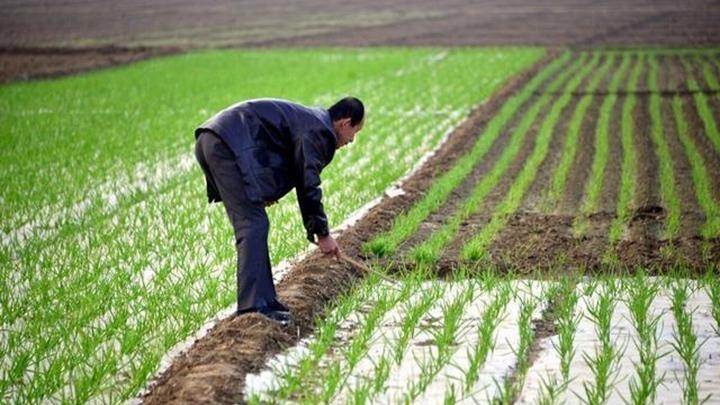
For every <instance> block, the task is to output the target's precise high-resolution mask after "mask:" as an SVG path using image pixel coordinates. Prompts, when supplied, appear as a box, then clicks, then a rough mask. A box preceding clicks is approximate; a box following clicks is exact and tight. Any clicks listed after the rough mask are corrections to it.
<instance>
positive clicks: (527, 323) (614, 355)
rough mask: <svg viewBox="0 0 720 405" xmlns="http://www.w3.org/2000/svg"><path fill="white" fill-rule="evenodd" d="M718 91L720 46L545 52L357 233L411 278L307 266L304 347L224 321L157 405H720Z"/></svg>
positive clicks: (352, 234) (353, 248)
mask: <svg viewBox="0 0 720 405" xmlns="http://www.w3.org/2000/svg"><path fill="white" fill-rule="evenodd" d="M719 78H720V52H718V51H717V50H712V49H710V50H626V51H614V50H603V51H563V52H559V53H557V54H555V55H552V56H551V57H548V58H546V59H545V60H544V62H542V63H540V64H538V65H536V66H535V68H534V69H533V70H532V71H531V72H529V73H527V74H525V76H524V77H523V78H522V80H518V81H516V83H515V84H514V85H512V86H507V87H506V88H505V89H504V90H503V91H501V92H500V93H498V94H496V96H495V97H493V99H492V100H491V101H490V102H488V103H487V104H485V105H483V106H481V108H479V109H478V110H477V111H476V112H475V113H474V115H471V117H470V119H469V123H468V122H466V123H464V124H463V125H462V126H461V127H460V128H459V129H458V130H456V131H455V133H453V135H451V137H450V139H449V140H448V142H447V144H446V145H444V146H443V148H442V149H441V150H440V151H439V152H438V154H437V155H436V156H435V157H434V158H432V159H430V160H429V161H428V162H427V163H426V164H425V166H423V167H422V168H421V169H420V170H419V171H418V172H417V173H416V174H415V175H414V176H412V177H411V178H409V179H407V180H406V181H405V183H403V184H402V189H403V190H404V191H405V192H404V193H403V194H401V195H398V196H394V197H388V198H387V199H386V200H384V201H383V202H381V203H380V204H379V205H378V206H376V207H375V208H373V209H372V210H371V211H370V213H369V214H368V215H367V216H366V217H365V218H363V219H362V220H361V221H360V222H359V223H358V224H357V225H356V226H354V227H353V228H351V229H350V230H348V231H347V232H345V233H343V235H341V237H340V240H341V243H342V246H343V247H344V248H345V253H347V254H349V255H350V256H352V257H353V258H355V259H357V260H364V261H365V263H367V264H368V265H371V266H373V267H374V269H375V270H376V271H377V272H385V273H386V274H387V275H388V276H390V277H392V278H393V279H394V280H395V281H393V282H388V281H387V280H386V279H385V278H380V277H377V276H374V275H370V276H367V275H363V273H362V272H359V271H358V270H357V269H353V268H352V266H347V265H346V264H342V263H331V261H330V259H327V258H322V257H320V255H318V254H315V255H311V256H310V257H309V258H308V259H306V260H305V261H303V262H302V263H299V264H298V265H297V267H296V268H295V269H294V270H293V271H291V272H290V273H289V274H288V277H287V278H286V279H284V280H283V281H282V282H281V283H280V284H279V287H278V294H279V297H280V299H281V300H284V301H285V302H287V303H288V304H289V306H290V308H291V310H292V311H293V312H294V313H295V314H296V316H297V325H296V326H297V329H296V331H297V334H293V333H290V332H286V331H282V330H280V328H279V327H278V328H272V327H270V326H267V325H264V324H263V323H262V320H261V319H258V318H252V317H250V316H248V317H237V318H235V319H232V320H227V321H225V322H222V323H220V324H218V325H217V326H216V327H215V328H214V329H213V330H212V331H210V332H209V333H208V336H207V337H206V338H204V339H202V340H200V341H198V342H197V343H196V345H195V346H194V347H193V348H191V349H190V350H189V351H188V353H187V354H185V355H184V356H183V357H182V358H181V359H180V360H179V361H177V362H176V363H175V364H174V365H173V367H172V368H171V369H170V370H169V371H168V372H167V373H165V374H164V375H163V376H162V378H161V379H160V381H159V384H158V387H159V388H158V389H157V390H156V391H154V392H152V393H151V394H150V395H149V396H147V397H146V399H147V402H148V403H161V402H162V401H163V400H178V398H184V399H186V400H187V399H191V398H200V397H199V396H198V395H201V394H203V393H205V395H207V392H209V391H208V389H210V388H209V386H211V385H212V386H214V387H215V388H213V389H212V390H213V391H212V392H213V393H214V394H213V395H215V397H216V398H219V399H218V400H219V401H220V402H223V401H225V399H227V398H235V397H234V395H236V394H237V392H238V391H239V390H241V389H242V390H243V399H242V400H243V401H247V402H250V403H264V402H288V401H289V402H296V403H313V404H314V403H368V402H369V403H438V402H444V403H456V402H468V403H486V402H500V403H541V404H547V403H592V404H599V403H617V402H621V401H628V402H633V403H653V402H667V403H678V402H681V403H699V402H702V401H703V400H705V399H709V401H711V402H712V401H720V372H719V371H720V278H719V277H718V267H717V266H718V265H717V264H718V263H720V134H719V133H718V125H719V124H720V96H719V92H720V85H718V80H719ZM330 286H333V288H334V287H335V286H343V287H342V288H341V289H340V290H339V293H338V294H335V295H334V293H333V292H332V291H330V290H331V289H330V288H329V287H330ZM307 297H312V298H311V299H310V300H308V298H307ZM308 301H312V302H309V303H308ZM325 303H330V306H327V305H325ZM307 325H312V327H311V328H310V329H311V331H312V334H310V335H306V333H307V332H308V329H307V328H305V327H306V326H307ZM293 331H295V330H293ZM300 337H303V338H302V339H300ZM231 342H243V343H242V346H243V347H242V348H239V347H236V346H237V345H235V346H233V345H232V344H231ZM233 347H236V348H233ZM233 373H234V374H233ZM228 374H233V375H234V378H237V377H238V376H242V381H241V382H236V381H235V380H232V379H230V378H229V377H227V375H228ZM230 381H234V382H233V384H234V385H232V388H231V386H230V385H229V384H230ZM178 387H182V389H178ZM218 387H220V388H218ZM238 387H239V388H238Z"/></svg>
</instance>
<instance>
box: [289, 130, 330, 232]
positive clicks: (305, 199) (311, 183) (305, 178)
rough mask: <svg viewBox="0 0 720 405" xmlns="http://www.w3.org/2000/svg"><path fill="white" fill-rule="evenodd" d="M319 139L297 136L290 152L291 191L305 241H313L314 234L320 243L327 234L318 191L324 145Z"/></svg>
mask: <svg viewBox="0 0 720 405" xmlns="http://www.w3.org/2000/svg"><path fill="white" fill-rule="evenodd" d="M321 136H322V135H320V134H318V133H312V132H311V133H308V134H305V135H304V136H298V138H297V142H295V151H294V152H295V173H296V176H297V177H296V183H295V191H296V194H297V199H298V205H299V206H300V213H301V214H302V219H303V225H304V226H305V230H306V231H307V238H308V240H310V241H311V242H315V235H317V236H318V238H319V239H321V240H322V239H324V238H325V237H328V236H329V234H330V232H329V229H328V220H327V216H326V215H325V210H324V207H323V204H322V189H321V188H320V183H321V180H320V172H321V171H322V168H323V167H324V166H325V164H326V162H325V160H324V158H323V157H324V156H325V150H324V149H325V148H326V145H325V144H324V143H323V142H322V138H321Z"/></svg>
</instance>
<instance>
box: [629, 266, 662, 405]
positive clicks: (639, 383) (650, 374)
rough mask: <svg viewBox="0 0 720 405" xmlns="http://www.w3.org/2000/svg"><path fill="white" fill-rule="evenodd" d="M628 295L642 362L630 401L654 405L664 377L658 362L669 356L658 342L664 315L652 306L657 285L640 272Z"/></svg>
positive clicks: (636, 364)
mask: <svg viewBox="0 0 720 405" xmlns="http://www.w3.org/2000/svg"><path fill="white" fill-rule="evenodd" d="M625 287H626V288H625V291H626V292H627V295H628V297H627V300H626V305H627V307H628V309H629V310H630V314H631V318H632V324H633V327H634V328H635V332H636V336H635V338H634V340H633V343H634V344H635V348H636V349H637V351H638V353H639V357H640V359H639V361H638V362H637V363H635V372H636V375H635V377H634V378H633V379H632V380H630V383H629V384H630V399H631V401H632V403H633V404H637V405H640V404H653V403H655V400H656V393H657V388H658V387H659V386H660V384H662V382H663V379H664V373H663V374H662V375H658V373H657V368H656V364H657V361H658V360H659V359H660V358H662V357H663V356H664V355H666V354H667V353H660V352H659V350H658V340H659V334H660V328H659V323H660V318H661V317H662V314H656V315H653V314H652V313H651V306H652V302H653V300H654V299H655V296H656V295H657V293H658V290H659V286H658V283H657V281H651V280H649V279H648V278H647V277H646V276H645V273H644V272H643V271H642V270H640V271H638V272H637V275H636V276H635V277H634V278H633V279H631V280H630V281H629V282H628V283H627V285H626V286H625Z"/></svg>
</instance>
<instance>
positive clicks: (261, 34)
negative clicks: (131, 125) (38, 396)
mask: <svg viewBox="0 0 720 405" xmlns="http://www.w3.org/2000/svg"><path fill="white" fill-rule="evenodd" d="M717 21H720V7H718V6H717V2H713V1H710V0H689V1H685V2H677V1H672V0H661V1H653V2H648V1H641V2H628V1H623V0H608V1H603V2H595V1H588V0H554V1H547V2H543V4H538V3H537V2H531V1H528V0H514V1H500V0H482V1H479V2H475V1H469V0H449V1H443V2H442V3H438V2H433V1H428V0H401V1H393V2H386V1H381V0H366V1H363V2H346V1H339V0H330V1H320V0H298V1H293V2H285V1H280V0H268V1H260V0H250V1H243V2H236V1H233V0H212V1H204V2H193V1H189V0H174V1H170V0H159V1H153V2H146V1H140V0H132V1H123V2H116V1H111V0H99V1H93V2H47V1H43V0H28V1H22V2H4V3H2V4H0V82H8V81H17V80H25V79H29V78H38V77H52V76H58V75H63V74H70V73H77V72H82V71H87V70H90V69H95V68H99V67H105V66H110V65H116V64H124V63H129V62H133V61H136V60H139V59H144V58H147V57H152V56H157V55H164V54H167V53H174V52H184V51H188V50H192V49H198V48H208V47H238V46H262V47H265V46H293V47H295V46H300V47H302V46H329V45H331V46H381V45H403V46H418V45H422V46H475V45H482V46H498V45H538V46H570V47H593V46H717V45H718V44H720V24H717Z"/></svg>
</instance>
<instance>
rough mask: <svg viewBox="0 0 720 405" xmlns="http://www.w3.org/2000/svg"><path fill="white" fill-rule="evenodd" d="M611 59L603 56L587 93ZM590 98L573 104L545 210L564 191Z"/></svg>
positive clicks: (600, 76) (601, 77)
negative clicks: (601, 63) (602, 61)
mask: <svg viewBox="0 0 720 405" xmlns="http://www.w3.org/2000/svg"><path fill="white" fill-rule="evenodd" d="M599 55H600V54H599V53H597V54H595V58H597V57H598V56H599ZM613 61H614V58H605V62H604V63H603V65H602V66H601V67H600V68H599V69H598V70H597V73H595V74H594V75H593V77H592V79H591V80H590V83H589V84H588V86H587V92H588V93H593V92H594V91H595V90H597V87H598V85H599V84H600V81H601V80H602V79H603V77H605V75H606V74H607V72H608V70H609V69H610V66H611V65H612V62H613ZM592 100H593V97H592V96H591V95H585V96H583V97H582V98H581V99H580V102H578V103H577V105H576V106H575V111H573V115H572V118H571V119H570V124H569V126H568V130H567V137H566V138H565V143H564V144H563V152H562V154H561V156H560V163H559V164H558V166H557V168H556V169H555V171H554V173H553V178H552V181H551V183H550V187H549V188H548V192H547V195H546V196H545V208H546V210H548V209H550V207H555V206H557V204H558V201H559V199H560V197H561V196H562V194H563V193H564V192H565V187H566V184H565V183H566V181H567V177H568V174H569V173H570V168H571V167H572V163H573V161H574V160H575V155H576V154H577V145H578V141H579V138H580V129H581V127H582V122H583V120H584V119H585V114H586V113H587V110H588V108H589V107H590V104H591V103H592Z"/></svg>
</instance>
